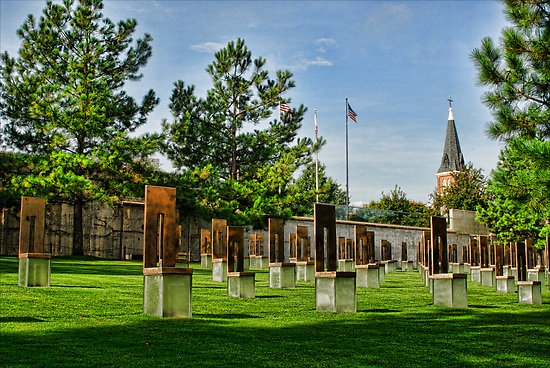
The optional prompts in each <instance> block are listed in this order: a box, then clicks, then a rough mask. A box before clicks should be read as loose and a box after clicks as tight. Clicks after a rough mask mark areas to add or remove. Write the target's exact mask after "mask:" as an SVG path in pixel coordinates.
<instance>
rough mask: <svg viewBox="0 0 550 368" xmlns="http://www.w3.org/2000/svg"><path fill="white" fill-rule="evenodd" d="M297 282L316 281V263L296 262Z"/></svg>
mask: <svg viewBox="0 0 550 368" xmlns="http://www.w3.org/2000/svg"><path fill="white" fill-rule="evenodd" d="M296 281H306V282H314V281H315V262H313V261H308V262H305V261H301V262H296Z"/></svg>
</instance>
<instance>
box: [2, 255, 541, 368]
mask: <svg viewBox="0 0 550 368" xmlns="http://www.w3.org/2000/svg"><path fill="white" fill-rule="evenodd" d="M17 262H18V260H17V258H12V257H0V366H2V367H123V366H126V367H178V366H186V367H538V368H541V367H550V291H549V290H548V287H547V286H546V287H544V288H543V295H542V298H543V304H542V305H539V306H533V305H525V304H519V303H518V302H517V294H502V293H497V292H496V291H495V290H494V289H493V288H490V287H485V286H480V284H479V283H472V282H470V281H468V303H469V308H468V309H465V310H456V309H449V308H444V307H438V306H434V305H432V297H431V294H430V293H429V290H428V288H427V287H425V286H424V285H423V284H422V278H421V276H420V274H419V273H418V272H416V271H415V272H412V273H411V272H409V273H407V272H401V271H398V272H395V273H392V274H389V275H387V276H386V282H385V283H383V284H381V288H380V289H366V288H358V289H357V313H343V314H335V313H327V312H317V311H316V310H315V287H314V284H313V283H305V282H298V284H297V287H296V289H271V288H270V287H269V273H268V271H267V270H255V271H256V272H257V274H256V298H255V299H238V298H232V297H229V296H227V290H226V285H225V284H222V283H218V282H213V281H212V276H211V271H210V270H207V269H203V268H201V267H200V265H199V264H193V265H192V266H193V268H194V274H193V318H191V319H161V318H156V317H151V316H147V315H144V314H143V313H142V311H143V276H142V269H141V267H142V265H141V263H139V262H132V261H106V260H98V259H92V258H52V261H51V264H52V266H51V271H52V276H51V287H49V288H22V287H18V286H17Z"/></svg>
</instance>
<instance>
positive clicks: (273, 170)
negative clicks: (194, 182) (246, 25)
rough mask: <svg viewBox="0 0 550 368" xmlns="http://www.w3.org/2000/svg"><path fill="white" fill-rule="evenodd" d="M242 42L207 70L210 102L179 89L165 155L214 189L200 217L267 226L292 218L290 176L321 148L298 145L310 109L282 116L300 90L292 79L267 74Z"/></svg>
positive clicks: (303, 141)
mask: <svg viewBox="0 0 550 368" xmlns="http://www.w3.org/2000/svg"><path fill="white" fill-rule="evenodd" d="M265 63H266V60H265V59H263V58H261V57H260V58H257V59H252V53H251V51H250V50H249V49H248V48H247V47H246V45H245V42H244V40H242V39H238V40H237V41H236V42H233V41H232V42H229V43H228V45H227V47H225V48H223V49H222V50H220V51H218V52H217V53H216V54H215V60H214V62H213V63H212V64H210V65H208V67H207V68H206V71H207V73H208V74H209V75H210V77H211V78H212V83H213V87H212V89H210V90H209V91H208V92H207V95H206V98H199V97H197V96H195V87H194V86H193V85H186V84H185V83H184V82H183V81H177V82H176V83H175V84H174V85H175V88H174V90H173V92H172V96H171V98H170V105H169V106H170V109H171V111H172V113H173V115H174V120H173V121H172V122H167V121H165V122H164V123H163V129H164V134H165V142H164V151H165V153H166V155H167V156H168V157H169V158H170V159H171V160H172V161H173V163H174V166H175V167H178V168H179V169H180V171H181V172H185V171H186V170H191V171H193V170H199V171H200V172H203V173H206V176H208V181H207V182H204V186H202V187H201V188H199V190H197V191H196V192H195V193H196V194H197V195H198V196H199V197H200V198H201V206H202V207H203V208H202V209H201V210H200V211H204V210H205V209H206V210H207V211H209V212H210V213H211V215H212V216H213V217H222V218H227V219H228V220H230V223H232V224H245V223H252V224H254V223H257V222H258V221H260V222H261V218H262V217H264V216H277V217H285V218H286V217H289V216H290V215H291V214H292V213H291V211H290V208H289V205H290V203H292V201H293V198H292V195H293V193H292V190H291V188H289V185H290V183H291V182H292V176H293V174H294V172H296V171H297V170H298V169H299V168H300V167H302V166H303V165H305V164H307V163H308V162H310V160H311V159H310V156H311V153H312V152H313V150H314V149H315V148H318V147H319V146H321V145H322V144H323V141H322V140H321V141H320V142H319V143H314V142H313V141H312V140H311V139H309V138H299V137H297V133H298V130H299V129H300V128H301V126H302V123H301V121H302V119H303V115H304V113H305V112H306V108H305V107H304V106H299V107H297V108H292V109H290V111H289V112H288V113H282V114H280V115H279V116H276V118H275V119H272V120H269V119H270V118H272V116H273V114H274V113H275V114H278V106H279V103H290V100H289V99H284V98H283V97H282V96H283V94H284V93H285V92H287V91H289V90H290V89H292V88H294V86H295V83H294V81H293V80H292V79H291V78H292V73H290V72H289V71H288V70H286V71H280V70H279V71H277V72H276V77H275V79H271V78H270V76H269V73H268V72H267V71H266V70H264V66H265Z"/></svg>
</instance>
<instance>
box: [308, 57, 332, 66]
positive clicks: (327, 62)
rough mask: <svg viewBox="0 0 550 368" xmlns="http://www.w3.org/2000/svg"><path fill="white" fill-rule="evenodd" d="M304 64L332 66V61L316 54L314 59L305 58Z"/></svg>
mask: <svg viewBox="0 0 550 368" xmlns="http://www.w3.org/2000/svg"><path fill="white" fill-rule="evenodd" d="M305 64H306V65H313V66H332V61H330V60H327V59H325V58H324V57H322V56H317V57H316V58H315V59H314V60H307V61H306V62H305Z"/></svg>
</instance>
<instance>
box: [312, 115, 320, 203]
mask: <svg viewBox="0 0 550 368" xmlns="http://www.w3.org/2000/svg"><path fill="white" fill-rule="evenodd" d="M313 121H314V122H315V145H317V143H318V140H319V138H318V135H317V134H318V130H319V129H318V128H317V109H315V110H313ZM315 201H316V202H319V150H318V149H317V148H316V149H315Z"/></svg>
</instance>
